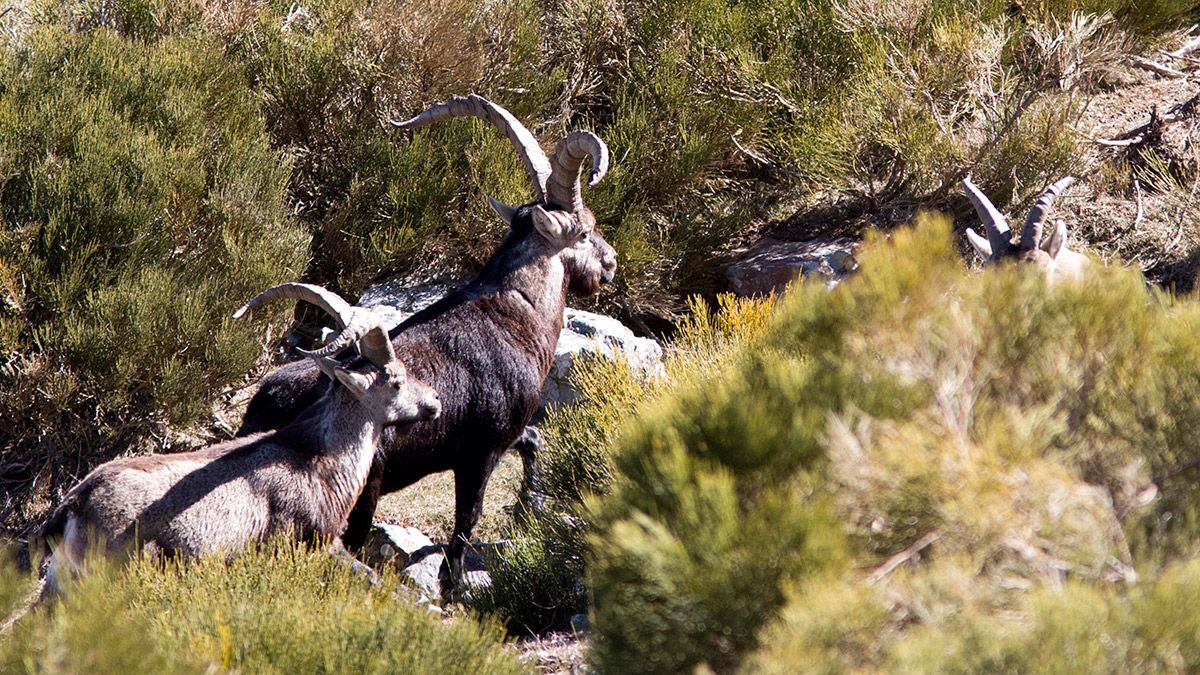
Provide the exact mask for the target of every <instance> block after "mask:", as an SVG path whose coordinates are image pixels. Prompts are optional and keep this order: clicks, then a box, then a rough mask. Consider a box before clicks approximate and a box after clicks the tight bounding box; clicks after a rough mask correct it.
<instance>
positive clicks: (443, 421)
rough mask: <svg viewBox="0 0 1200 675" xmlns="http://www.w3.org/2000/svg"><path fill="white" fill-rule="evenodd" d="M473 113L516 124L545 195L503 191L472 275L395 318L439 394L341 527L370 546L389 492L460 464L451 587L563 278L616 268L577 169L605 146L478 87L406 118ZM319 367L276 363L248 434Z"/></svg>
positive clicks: (525, 401)
mask: <svg viewBox="0 0 1200 675" xmlns="http://www.w3.org/2000/svg"><path fill="white" fill-rule="evenodd" d="M455 117H478V118H480V119H484V120H487V121H488V122H491V123H492V124H494V125H495V126H497V127H498V128H499V129H500V130H501V131H503V132H504V133H505V135H507V136H508V138H509V140H510V141H512V143H513V146H514V147H515V148H516V150H517V152H518V153H519V154H520V156H521V159H522V161H523V162H524V164H525V168H526V171H527V172H528V174H529V177H530V179H531V180H532V182H533V185H534V189H535V191H536V194H537V199H536V201H534V202H533V203H530V204H526V205H524V206H519V207H511V206H507V205H505V204H502V203H500V202H499V201H497V200H495V199H491V200H490V202H491V204H492V207H493V208H494V209H495V211H496V212H497V213H498V214H499V215H500V217H501V218H503V219H504V220H505V221H506V222H507V223H508V224H509V228H510V229H509V232H508V236H507V237H505V239H504V242H503V243H502V244H501V245H500V248H499V250H497V251H496V252H495V253H494V254H493V255H492V257H491V258H490V259H489V260H488V261H487V263H486V264H485V265H484V267H483V270H482V271H481V272H479V275H478V276H476V277H475V278H474V279H473V280H472V281H471V282H470V283H468V284H467V285H466V286H464V287H463V288H461V289H459V290H457V291H455V292H453V293H451V294H449V295H448V296H446V297H445V298H443V299H442V300H440V301H438V302H437V303H435V304H434V305H432V306H430V307H428V308H426V309H424V310H422V311H421V312H418V313H417V314H414V315H413V316H411V317H409V319H408V320H406V321H405V322H404V323H402V324H401V325H400V326H398V327H397V328H395V329H394V330H392V332H391V335H392V342H393V344H394V345H395V347H396V352H397V353H398V354H399V355H400V357H401V358H402V359H403V360H404V362H405V363H406V364H408V367H409V368H410V369H411V370H412V372H413V373H414V374H415V375H416V376H417V377H419V378H421V379H422V380H424V381H426V382H428V383H429V384H430V385H431V386H433V387H434V388H436V389H437V390H438V391H439V392H440V393H441V395H442V416H441V417H440V418H439V419H438V420H436V421H433V422H426V423H419V424H415V425H413V426H412V427H408V428H405V429H400V430H396V431H394V432H393V431H388V432H385V434H384V438H383V461H382V462H380V463H379V464H378V465H377V466H376V467H374V468H373V469H372V472H371V477H370V478H369V479H368V482H367V487H366V489H365V490H364V491H363V495H362V497H361V498H360V499H359V502H358V504H357V505H356V506H355V508H354V511H353V513H352V514H351V516H350V524H349V527H348V529H347V530H346V532H345V534H344V535H343V537H342V540H343V541H344V542H345V544H346V545H347V546H349V547H350V548H352V549H354V548H358V547H360V546H361V545H362V543H363V540H364V539H365V537H366V534H367V531H368V530H369V528H370V526H371V519H372V517H373V516H374V513H375V505H376V502H377V500H378V499H379V496H380V494H381V493H388V492H394V491H396V490H400V489H402V488H404V487H407V486H409V485H411V484H413V483H415V482H416V481H418V480H420V479H421V478H423V477H425V476H428V475H429V474H432V473H436V472H439V471H453V472H454V493H455V514H454V533H453V536H452V539H451V541H450V543H449V547H448V551H447V553H448V555H447V561H448V563H449V570H445V569H444V570H443V571H444V572H449V574H448V576H446V575H444V576H443V579H442V580H443V590H446V591H449V590H452V588H453V585H454V583H455V581H456V580H457V578H458V575H459V573H460V571H461V569H462V556H463V551H464V545H465V543H466V541H467V539H468V538H469V537H470V535H471V531H472V530H473V529H474V527H475V523H476V522H477V521H478V519H479V515H480V511H481V509H482V506H483V494H484V489H485V487H486V485H487V481H488V477H489V476H490V475H491V473H492V470H493V469H494V468H495V466H496V463H497V462H498V461H499V459H500V457H501V456H502V455H503V454H504V452H505V450H507V449H508V447H509V446H511V445H512V444H513V442H514V441H515V440H517V438H518V437H519V436H520V435H521V433H522V431H523V430H524V428H525V425H526V424H528V423H529V420H530V418H531V417H532V416H533V414H534V413H535V412H536V410H537V407H538V403H539V400H540V397H541V391H542V385H543V383H544V381H545V379H546V374H547V373H548V372H549V369H550V366H551V363H552V360H553V357H554V348H555V345H556V344H557V342H558V334H559V331H560V330H561V329H562V323H563V309H564V307H565V305H566V295H567V291H568V290H570V291H571V292H574V293H579V294H591V293H595V292H596V291H598V290H599V288H600V286H601V284H604V283H608V282H610V281H611V280H612V278H613V274H614V273H615V271H616V265H617V260H616V253H615V252H614V251H613V249H612V247H610V246H609V245H608V244H607V243H606V242H605V241H604V239H603V238H601V236H600V234H599V233H598V232H596V229H595V224H596V218H595V216H594V215H593V214H592V212H591V211H590V210H589V209H588V208H587V207H586V206H584V204H583V200H582V198H581V196H580V184H579V177H580V172H581V169H582V168H583V162H584V160H585V159H586V158H588V157H589V156H590V157H591V160H592V171H591V178H590V181H589V184H591V185H595V184H596V182H597V181H599V180H600V179H601V177H603V176H604V173H605V171H606V170H607V168H608V149H607V147H606V146H605V145H604V142H603V141H601V140H600V138H599V137H597V136H596V135H595V134H592V133H590V132H586V131H576V132H574V133H571V134H570V135H568V136H567V137H566V138H564V139H563V140H562V142H560V143H559V144H558V149H557V151H556V152H555V153H554V158H553V160H550V159H548V158H547V157H546V155H545V154H543V152H542V149H541V148H540V147H539V146H538V144H537V141H536V139H534V137H533V135H532V134H531V133H530V132H529V130H528V129H526V128H525V127H524V126H522V125H521V123H520V122H518V121H517V120H516V119H515V118H513V116H512V115H511V114H509V113H508V111H506V110H504V109H503V108H501V107H500V106H498V105H495V104H494V103H491V102H490V101H488V100H486V99H484V98H482V97H479V96H470V97H467V98H459V97H455V98H453V99H451V100H450V102H449V103H445V104H441V105H436V106H433V107H432V108H430V109H429V110H426V111H425V112H424V113H422V114H421V115H419V116H417V117H414V118H413V119H411V120H408V121H406V122H396V123H394V124H395V125H396V126H397V127H398V128H401V129H415V128H417V127H421V126H424V125H427V124H430V123H433V122H436V121H439V120H446V119H450V118H455ZM321 382H322V378H321V374H320V372H319V371H318V370H317V369H316V368H315V367H313V365H312V364H309V363H307V362H303V361H298V362H296V363H291V364H288V365H285V366H283V367H281V368H279V369H278V370H276V371H275V372H274V373H271V374H270V375H268V376H267V377H266V378H265V379H264V380H263V383H262V386H261V387H260V388H259V390H258V392H257V393H256V394H255V395H254V398H253V399H252V400H251V401H250V405H249V407H248V409H247V411H246V416H245V419H244V421H243V426H242V429H241V430H240V431H239V433H242V434H245V433H252V432H255V431H261V430H264V429H271V428H275V427H278V426H281V425H283V424H287V423H288V422H289V421H290V420H291V419H293V418H294V417H295V416H296V415H297V414H299V413H300V411H302V410H304V409H305V408H306V407H307V406H309V405H311V403H312V401H314V400H315V399H316V396H317V392H319V391H320V389H321V386H322V384H321Z"/></svg>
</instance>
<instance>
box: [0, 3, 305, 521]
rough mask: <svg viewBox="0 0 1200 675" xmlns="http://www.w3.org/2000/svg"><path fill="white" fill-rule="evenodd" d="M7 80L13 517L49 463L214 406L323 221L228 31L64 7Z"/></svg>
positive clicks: (0, 430) (0, 94) (2, 316)
mask: <svg viewBox="0 0 1200 675" xmlns="http://www.w3.org/2000/svg"><path fill="white" fill-rule="evenodd" d="M0 80H2V82H3V84H2V85H0V174H2V175H3V176H4V181H3V187H2V190H0V214H2V218H3V223H2V224H0V371H2V373H3V374H2V376H0V454H2V456H3V461H2V462H0V463H2V464H3V465H4V469H3V471H4V474H3V475H2V476H0V481H2V482H3V483H4V489H3V491H4V495H5V497H4V500H5V503H4V504H3V505H0V520H4V521H8V520H9V518H10V516H11V515H12V513H13V511H12V509H14V508H19V507H21V505H22V503H23V501H24V499H25V497H26V496H27V495H28V488H29V487H30V485H32V484H35V482H36V481H35V479H42V480H41V482H42V484H43V485H45V484H50V485H52V486H53V485H54V484H55V483H56V482H57V481H58V480H59V479H60V478H61V474H62V472H63V471H79V470H81V469H84V468H86V467H87V466H88V464H90V463H92V462H94V461H95V460H96V459H98V458H100V457H103V456H104V455H106V454H109V453H112V452H115V451H121V450H124V449H126V448H128V447H129V446H130V445H133V444H136V443H137V442H138V441H140V440H142V439H145V438H147V437H148V434H149V433H151V432H153V431H155V430H156V429H158V430H161V425H162V424H163V423H172V424H187V423H189V422H192V421H194V420H195V419H197V418H198V417H199V416H200V415H201V414H202V413H203V412H204V411H205V410H206V409H207V407H208V405H209V403H210V401H211V398H212V396H213V394H214V393H215V392H216V391H217V390H219V389H220V388H222V387H224V386H226V385H228V384H230V383H232V382H233V381H234V380H235V379H237V378H239V377H241V376H242V375H243V374H244V373H245V372H246V371H247V370H248V369H249V368H250V366H251V365H252V364H253V363H254V362H255V360H256V359H257V358H258V356H259V354H260V353H261V348H260V341H261V339H262V332H263V330H262V329H263V326H262V325H261V323H259V324H258V325H256V323H255V322H252V321H243V322H240V323H234V322H233V321H232V319H230V314H231V313H232V310H233V309H234V308H236V307H237V306H238V305H239V304H240V303H241V302H244V301H245V300H246V299H248V298H249V297H250V296H251V295H252V294H254V293H256V292H258V291H260V290H262V289H263V288H265V287H267V286H269V285H271V284H273V283H278V282H280V281H283V280H287V279H294V278H297V277H299V276H300V275H301V274H302V273H303V270H304V266H305V260H306V255H307V254H306V250H307V240H306V238H305V237H304V236H303V231H302V230H301V229H300V228H299V227H297V226H296V225H295V224H294V222H293V221H292V220H291V219H290V217H289V216H288V212H287V208H286V207H285V204H284V201H283V192H284V189H285V187H286V182H287V176H288V166H287V164H286V162H283V161H281V159H280V157H279V156H278V155H277V154H276V152H275V151H274V150H272V149H271V147H270V141H269V139H268V137H267V135H266V134H265V131H264V126H263V121H262V117H261V115H260V114H259V112H258V107H257V104H256V102H255V100H254V97H253V95H252V94H251V92H250V91H249V89H248V88H247V84H246V81H245V79H243V78H242V77H241V74H240V72H239V70H238V69H237V68H236V67H235V66H233V65H232V64H231V63H230V62H229V61H228V60H227V59H225V57H224V56H223V54H222V51H221V49H220V48H219V46H218V45H216V44H215V43H214V42H213V41H212V40H210V39H207V38H202V37H186V36H185V37H177V38H169V39H165V40H163V41H161V42H159V43H156V44H154V45H146V44H142V43H139V42H137V41H134V40H131V39H128V38H124V37H121V36H119V35H117V34H115V33H113V32H111V31H108V30H97V31H94V32H91V33H86V34H77V33H71V32H68V31H67V30H65V29H64V28H62V27H60V26H54V25H44V26H40V27H37V28H35V29H33V30H32V31H31V32H30V33H29V34H28V35H25V36H23V39H22V41H21V42H19V43H9V44H6V45H4V48H3V50H2V51H0ZM46 479H48V480H46Z"/></svg>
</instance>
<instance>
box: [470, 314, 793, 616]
mask: <svg viewBox="0 0 1200 675" xmlns="http://www.w3.org/2000/svg"><path fill="white" fill-rule="evenodd" d="M775 302H776V300H775V298H773V297H770V298H765V299H760V300H744V299H737V298H734V297H733V296H729V295H723V296H719V297H718V301H717V306H716V307H715V308H710V307H709V306H708V305H706V304H705V303H703V302H702V301H700V300H699V299H693V300H691V301H690V302H689V306H690V308H691V312H690V314H689V315H688V317H687V318H686V319H685V320H684V321H683V322H682V323H681V324H680V326H679V331H678V334H677V335H676V339H675V341H674V343H673V344H672V346H671V348H670V349H669V350H668V354H667V357H666V359H665V364H664V366H665V373H664V375H663V377H662V378H661V379H654V380H650V381H647V380H645V379H643V377H642V376H639V375H638V374H636V373H634V372H633V371H632V370H631V369H630V368H629V366H628V365H627V364H626V363H625V362H624V361H622V360H617V361H609V360H606V359H596V360H593V361H589V362H585V363H581V364H579V365H578V366H577V367H576V369H575V370H574V372H573V373H572V378H573V379H574V380H575V386H576V389H577V391H579V392H580V394H581V400H580V401H579V402H577V403H576V404H575V405H573V406H570V407H565V408H560V409H557V410H554V411H552V412H551V414H550V415H549V417H548V418H547V419H546V422H545V423H544V424H543V425H542V433H543V436H544V440H545V449H544V452H543V453H542V455H541V460H542V462H543V463H544V467H543V471H544V478H545V484H544V486H543V489H544V491H545V494H546V497H547V508H546V511H545V512H544V513H540V514H537V515H536V516H535V517H534V518H533V519H532V520H531V521H529V522H526V523H523V524H521V525H519V526H516V527H515V528H514V531H513V533H512V537H511V541H510V545H509V546H507V547H505V549H504V550H503V552H502V553H501V555H500V559H499V560H498V562H497V564H496V565H495V566H494V567H493V568H492V569H491V570H490V571H491V574H492V585H491V587H490V588H488V589H487V590H486V591H484V592H482V593H477V594H475V596H474V598H473V603H474V604H475V606H476V607H477V608H478V609H481V610H484V611H489V612H498V613H499V614H500V615H501V616H503V617H504V619H505V621H506V622H507V623H508V626H509V628H510V630H514V631H519V632H524V633H538V632H543V631H546V630H550V629H555V628H564V627H566V625H567V621H568V620H569V619H570V617H571V616H572V615H573V614H576V613H579V612H583V611H586V609H587V602H586V600H587V598H586V588H585V587H584V585H583V577H584V567H585V559H584V553H585V550H586V543H587V542H586V539H587V535H588V533H589V532H590V531H591V526H590V516H589V515H588V514H587V513H586V510H585V509H584V507H583V501H584V499H585V498H586V497H587V496H588V495H591V494H595V493H603V492H607V491H608V490H610V489H611V485H612V482H613V478H614V475H613V474H614V467H613V463H612V462H613V458H612V444H613V441H614V439H615V438H616V436H617V431H618V428H619V427H620V426H621V425H622V424H623V423H624V422H626V421H627V420H629V419H630V418H631V417H633V416H634V415H635V414H636V413H637V412H638V411H639V410H641V409H642V408H643V407H644V406H645V405H647V404H648V403H649V402H650V401H653V400H654V399H655V398H656V397H657V396H659V395H660V394H661V393H663V392H664V391H670V390H671V388H672V387H674V386H676V385H682V384H684V383H687V382H691V381H693V380H695V379H697V378H700V377H703V375H704V374H705V373H707V372H710V371H712V370H713V369H715V368H717V367H719V366H720V365H721V363H722V359H723V358H725V355H727V354H729V353H730V352H731V350H733V348H734V347H735V346H736V345H740V344H744V343H752V342H754V341H755V340H757V339H759V338H760V337H761V336H762V334H763V333H764V332H765V331H766V329H767V327H768V325H769V317H770V316H771V313H772V311H773V310H774V307H775Z"/></svg>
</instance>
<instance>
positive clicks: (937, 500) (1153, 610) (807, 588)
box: [485, 219, 1200, 672]
mask: <svg viewBox="0 0 1200 675" xmlns="http://www.w3.org/2000/svg"><path fill="white" fill-rule="evenodd" d="M861 263H862V271H861V272H860V274H859V275H858V276H856V277H854V278H852V279H851V280H849V281H847V282H845V283H844V284H843V285H842V286H840V287H839V288H837V289H836V290H835V291H833V292H827V291H825V289H824V288H823V287H820V286H817V285H813V286H807V285H800V286H797V287H795V288H793V289H792V290H791V291H790V293H789V297H788V298H787V299H786V300H785V301H784V302H783V303H782V306H781V307H780V308H779V310H778V311H776V312H774V316H773V318H771V319H770V320H769V321H767V317H768V316H769V314H768V313H767V312H765V311H760V310H768V309H769V306H768V307H759V308H753V309H754V311H743V312H741V313H740V314H738V313H736V312H730V311H728V310H727V311H726V312H724V313H721V314H717V315H716V316H718V317H725V319H724V320H723V323H724V326H723V327H722V328H720V329H717V328H715V327H714V326H713V322H712V321H711V318H712V315H710V314H709V313H706V312H700V313H699V314H697V317H698V318H697V319H696V320H695V321H693V322H692V323H691V324H690V325H689V326H687V327H685V330H684V334H685V336H687V338H686V339H685V340H684V341H683V342H682V343H681V346H682V347H683V348H682V349H680V350H679V351H677V352H674V355H673V356H672V358H671V360H670V363H671V364H672V365H670V366H668V370H669V371H670V373H671V376H670V377H669V378H668V379H667V380H665V381H662V382H659V383H657V384H653V385H650V386H649V387H647V386H646V385H642V384H639V383H637V382H636V380H634V379H632V378H631V377H629V376H628V374H627V373H623V372H622V371H621V370H620V369H619V368H614V367H613V366H611V365H597V366H593V367H592V368H590V369H588V370H586V371H585V376H584V377H583V381H582V386H583V388H584V391H585V393H586V395H587V402H586V403H585V405H584V406H582V407H580V408H577V409H574V410H567V411H562V412H559V413H557V414H556V415H554V416H552V417H551V419H550V420H549V425H548V428H549V430H550V433H549V437H550V439H551V443H550V444H549V450H550V459H549V465H550V466H551V467H552V468H551V471H550V474H551V476H552V480H551V481H550V484H551V485H552V486H553V487H552V489H551V492H552V494H553V495H554V497H555V498H554V499H553V500H552V502H551V504H552V507H553V508H552V509H551V510H550V513H549V514H548V515H547V516H546V517H545V518H544V519H543V520H539V521H535V523H534V526H532V527H529V528H528V529H526V530H524V531H522V530H518V531H517V532H516V533H515V542H514V549H513V550H514V551H515V553H513V554H512V555H510V556H508V557H506V558H505V559H504V560H503V561H502V562H503V564H502V566H501V567H500V569H499V571H498V574H497V576H496V580H497V584H496V585H495V586H494V587H493V589H492V592H491V594H490V595H488V596H486V599H487V600H488V601H489V602H490V603H491V604H490V605H488V604H487V603H485V606H486V607H488V608H489V609H498V610H499V611H500V612H501V613H502V614H503V615H504V616H506V617H507V618H508V620H509V621H510V625H513V626H514V627H517V628H519V629H523V630H531V629H532V630H537V629H539V628H545V627H553V626H555V625H561V621H562V620H563V618H565V616H567V615H569V613H570V612H572V611H577V610H580V609H581V608H582V607H583V606H584V605H583V603H584V601H586V600H590V603H589V604H590V607H589V610H590V612H591V618H592V623H593V627H594V630H595V634H594V639H593V655H592V658H593V660H594V662H595V663H596V664H597V665H598V666H599V667H600V668H601V669H602V670H605V671H614V672H628V671H634V672H662V671H680V670H690V669H692V668H693V667H694V666H697V665H701V664H704V665H707V666H708V667H711V668H713V669H715V670H717V671H718V672H722V671H730V670H735V669H739V668H745V669H746V670H747V671H748V672H759V671H760V670H766V671H771V672H794V669H795V668H796V667H797V664H809V665H808V666H806V668H807V669H810V670H821V671H828V672H841V671H843V670H861V669H866V670H868V671H869V670H877V669H879V670H885V671H887V670H898V671H904V672H914V671H915V672H944V671H946V670H950V671H955V672H978V671H979V670H981V669H982V670H984V671H989V672H994V671H1005V672H1023V671H1027V670H1037V671H1042V670H1050V671H1061V672H1066V671H1068V670H1070V669H1073V668H1075V667H1076V664H1077V663H1101V662H1105V663H1112V664H1113V665H1112V666H1106V667H1110V668H1113V669H1115V670H1116V671H1121V670H1124V671H1126V672H1127V671H1128V670H1130V669H1133V670H1140V669H1158V668H1166V669H1175V670H1187V669H1188V668H1189V667H1190V666H1189V665H1188V664H1191V663H1194V658H1195V654H1194V653H1193V651H1194V650H1193V647H1192V646H1190V645H1191V641H1190V637H1189V633H1188V631H1190V630H1192V629H1191V628H1189V626H1190V625H1191V624H1190V623H1189V622H1188V621H1185V620H1183V619H1182V618H1180V612H1184V611H1185V609H1184V608H1186V607H1188V606H1189V602H1188V601H1187V600H1186V598H1188V597H1190V595H1188V594H1189V593H1194V589H1193V587H1194V586H1196V584H1197V579H1200V577H1197V576H1196V568H1195V566H1194V565H1191V564H1185V563H1180V562H1178V561H1181V560H1188V559H1190V558H1193V557H1194V556H1196V555H1197V553H1200V538H1198V537H1197V536H1196V534H1195V532H1196V527H1197V515H1198V513H1200V512H1198V510H1197V506H1196V505H1197V498H1198V497H1200V495H1198V494H1197V491H1196V487H1195V481H1194V471H1195V470H1196V467H1197V465H1198V464H1200V446H1197V444H1196V440H1195V439H1196V438H1200V436H1197V433H1196V432H1197V425H1200V369H1198V368H1197V364H1200V339H1197V337H1196V336H1197V334H1198V332H1197V330H1196V328H1197V322H1198V321H1200V307H1197V306H1196V305H1195V304H1194V303H1193V302H1190V301H1182V300H1177V299H1175V298H1172V297H1171V296H1169V295H1166V294H1162V293H1160V292H1157V291H1149V290H1147V289H1146V287H1145V284H1144V281H1143V280H1142V279H1141V277H1140V276H1139V275H1137V274H1136V273H1132V272H1129V271H1124V270H1110V269H1100V270H1098V271H1097V272H1096V273H1095V274H1094V275H1093V276H1092V277H1090V278H1089V279H1087V280H1085V281H1084V282H1081V283H1078V284H1063V285H1059V286H1055V287H1048V286H1047V285H1046V284H1045V282H1044V280H1042V279H1041V277H1039V276H1037V275H1036V274H1031V273H1029V272H1028V271H1026V270H1020V269H1015V268H1013V269H1002V270H997V271H990V272H988V273H986V274H978V273H972V272H968V271H967V270H966V269H965V267H964V265H963V263H962V261H961V259H960V257H959V256H958V254H957V252H956V251H955V250H954V247H953V246H952V237H951V236H950V234H949V230H948V228H947V226H946V223H945V221H941V220H937V219H924V220H923V221H922V224H921V225H920V226H919V227H918V228H917V229H915V230H911V231H908V230H905V231H899V232H896V233H895V234H893V235H892V237H891V238H890V240H885V239H883V238H882V237H875V238H874V240H873V241H872V242H869V243H868V244H867V245H866V247H865V249H864V250H863V252H862V255H861ZM742 307H743V308H744V309H745V308H752V306H750V305H742ZM731 309H732V308H731ZM734 316H739V317H740V319H739V320H738V321H730V320H729V319H730V318H731V317H734ZM764 323H765V324H766V325H763V324H764ZM739 325H741V326H743V328H742V329H737V328H735V329H734V330H732V331H730V330H729V327H730V326H739ZM755 326H762V327H755ZM697 327H699V328H700V329H699V330H697ZM739 330H744V332H745V334H746V335H749V336H752V337H751V338H749V339H734V340H730V341H725V340H724V339H722V338H714V339H712V340H709V341H706V340H704V339H697V337H698V336H705V335H707V336H725V335H731V334H732V335H734V336H736V335H737V333H738V331H739ZM610 404H611V405H610ZM893 556H898V557H896V558H895V560H890V559H891V558H892V557H893ZM885 562H886V563H887V564H885ZM584 577H586V579H587V589H585V587H584V586H583V585H582V582H583V580H584ZM542 589H551V590H550V591H548V592H546V593H545V594H542V593H541V592H540V591H541V590H542ZM589 589H590V590H589ZM1064 589H1065V590H1064ZM1189 589H1193V590H1189ZM1172 594H1179V599H1173V598H1171V595H1172ZM563 598H566V599H567V600H568V601H569V602H564V601H563ZM556 599H557V600H556ZM1085 615H1086V616H1095V617H1097V618H1096V621H1095V622H1094V623H1091V624H1088V623H1087V622H1083V621H1081V620H1080V617H1082V616H1085ZM1172 622H1175V623H1172ZM1097 643H1099V644H1103V645H1105V647H1104V649H1103V650H1102V651H1095V650H1096V649H1097V647H1096V645H1097ZM1097 659H1099V660H1097Z"/></svg>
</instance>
